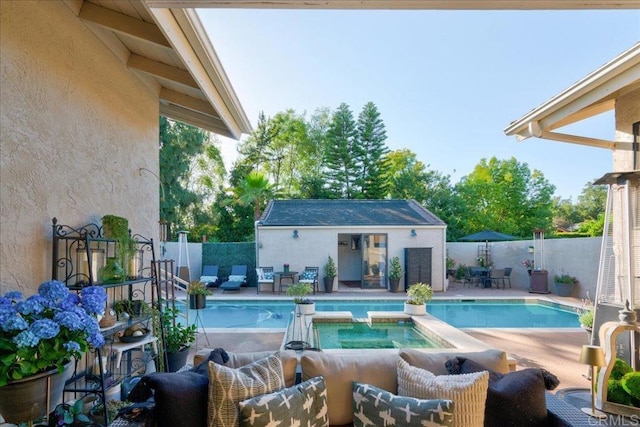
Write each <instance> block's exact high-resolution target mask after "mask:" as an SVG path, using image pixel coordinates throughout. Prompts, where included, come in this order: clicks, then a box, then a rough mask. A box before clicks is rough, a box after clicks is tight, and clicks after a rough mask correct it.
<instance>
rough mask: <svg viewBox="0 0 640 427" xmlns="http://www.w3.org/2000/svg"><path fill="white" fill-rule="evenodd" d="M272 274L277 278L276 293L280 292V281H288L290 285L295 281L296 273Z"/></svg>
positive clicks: (277, 272)
mask: <svg viewBox="0 0 640 427" xmlns="http://www.w3.org/2000/svg"><path fill="white" fill-rule="evenodd" d="M274 274H276V275H277V276H278V292H282V279H287V280H290V281H291V282H290V284H293V283H294V282H295V281H296V274H298V272H297V271H276V272H275V273H274Z"/></svg>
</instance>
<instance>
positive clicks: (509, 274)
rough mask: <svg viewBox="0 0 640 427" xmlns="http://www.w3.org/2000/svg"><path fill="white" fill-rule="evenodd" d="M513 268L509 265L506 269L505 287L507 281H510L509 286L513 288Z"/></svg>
mask: <svg viewBox="0 0 640 427" xmlns="http://www.w3.org/2000/svg"><path fill="white" fill-rule="evenodd" d="M512 270H513V268H511V267H507V268H505V269H504V280H505V287H506V283H509V288H511V271H512Z"/></svg>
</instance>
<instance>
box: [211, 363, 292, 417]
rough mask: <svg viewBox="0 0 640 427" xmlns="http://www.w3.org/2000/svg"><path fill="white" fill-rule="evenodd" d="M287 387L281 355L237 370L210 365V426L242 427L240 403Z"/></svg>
mask: <svg viewBox="0 0 640 427" xmlns="http://www.w3.org/2000/svg"><path fill="white" fill-rule="evenodd" d="M284 387H285V382H284V375H283V372H282V362H281V361H280V355H279V354H278V353H275V354H273V355H271V356H268V357H265V358H264V359H260V360H257V361H255V362H253V363H250V364H249V365H245V366H241V367H239V368H237V369H233V368H229V367H227V366H224V365H218V364H215V363H209V407H208V409H209V410H208V426H209V427H231V426H236V427H237V426H239V425H240V413H239V406H238V405H239V403H240V402H242V401H243V400H246V399H249V398H251V397H254V396H258V395H261V394H266V393H271V392H274V391H277V390H281V389H282V388H284Z"/></svg>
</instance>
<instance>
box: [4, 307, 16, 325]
mask: <svg viewBox="0 0 640 427" xmlns="http://www.w3.org/2000/svg"><path fill="white" fill-rule="evenodd" d="M17 316H18V311H17V310H16V307H15V306H14V305H0V323H4V322H6V321H8V320H9V319H11V318H13V317H17Z"/></svg>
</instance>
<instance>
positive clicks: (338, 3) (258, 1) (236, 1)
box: [145, 0, 640, 10]
mask: <svg viewBox="0 0 640 427" xmlns="http://www.w3.org/2000/svg"><path fill="white" fill-rule="evenodd" d="M145 2H146V3H147V5H149V6H151V7H172V8H173V7H175V8H184V7H187V8H195V7H199V8H205V7H214V8H217V7H229V8H251V9H416V10H417V9H447V10H454V9H465V10H534V9H538V10H552V9H556V10H561V9H562V10H567V9H636V8H639V7H640V2H639V1H638V0H610V1H607V0H145Z"/></svg>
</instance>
